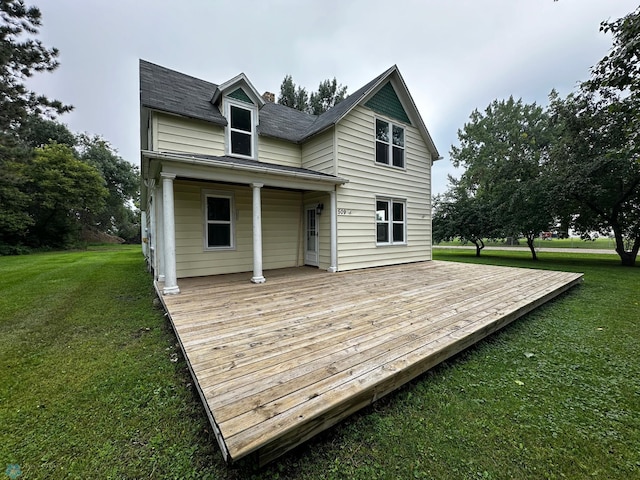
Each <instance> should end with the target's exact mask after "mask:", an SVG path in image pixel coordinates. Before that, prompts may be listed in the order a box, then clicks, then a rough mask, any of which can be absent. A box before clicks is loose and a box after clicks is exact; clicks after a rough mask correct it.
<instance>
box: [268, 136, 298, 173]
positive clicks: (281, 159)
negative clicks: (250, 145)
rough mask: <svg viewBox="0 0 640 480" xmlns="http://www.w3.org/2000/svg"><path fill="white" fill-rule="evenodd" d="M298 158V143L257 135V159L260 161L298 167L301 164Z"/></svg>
mask: <svg viewBox="0 0 640 480" xmlns="http://www.w3.org/2000/svg"><path fill="white" fill-rule="evenodd" d="M300 158H301V153H300V145H296V144H295V143H290V142H285V141H283V140H277V139H275V138H269V137H261V136H258V160H260V161H261V162H265V163H275V164H278V165H287V166H289V167H298V168H300V167H301V165H302V161H301V159H300Z"/></svg>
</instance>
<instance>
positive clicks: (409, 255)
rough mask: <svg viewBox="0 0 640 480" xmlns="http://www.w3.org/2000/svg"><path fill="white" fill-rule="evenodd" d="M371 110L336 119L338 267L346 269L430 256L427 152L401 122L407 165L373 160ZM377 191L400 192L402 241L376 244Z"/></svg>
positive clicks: (382, 193) (416, 134)
mask: <svg viewBox="0 0 640 480" xmlns="http://www.w3.org/2000/svg"><path fill="white" fill-rule="evenodd" d="M374 122H375V115H374V113H373V112H372V111H370V110H368V109H366V108H363V107H356V108H355V109H354V110H353V111H352V112H351V113H350V114H349V115H348V116H347V117H346V118H345V119H343V120H342V121H341V122H340V124H339V125H338V158H339V171H338V175H339V176H341V177H345V178H347V179H349V183H347V184H346V185H344V186H341V187H339V188H338V199H337V200H338V208H343V209H346V210H347V215H340V216H338V268H339V269H340V270H349V269H354V268H363V267H370V266H381V265H390V264H394V263H406V262H414V261H421V260H429V259H431V240H430V239H431V193H430V184H431V169H430V166H429V165H430V157H429V153H428V150H427V146H426V145H425V143H424V141H423V140H422V137H421V136H420V133H419V131H418V130H417V129H416V128H414V127H411V126H405V163H406V170H402V169H397V168H392V167H386V166H381V165H377V164H376V163H375V140H374ZM376 197H391V198H401V199H405V200H406V205H407V245H397V246H376V237H375V199H376Z"/></svg>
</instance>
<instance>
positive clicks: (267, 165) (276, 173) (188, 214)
mask: <svg viewBox="0 0 640 480" xmlns="http://www.w3.org/2000/svg"><path fill="white" fill-rule="evenodd" d="M265 97H268V95H265ZM140 143H141V157H142V158H141V173H142V188H141V206H142V210H143V212H142V214H143V215H142V222H143V242H144V243H143V250H144V252H145V256H146V258H147V261H148V264H149V266H150V268H151V269H152V270H153V272H154V276H155V279H156V280H157V281H160V282H163V285H164V290H163V291H164V293H165V294H170V293H178V292H179V286H178V279H179V278H183V277H194V276H206V275H215V274H224V273H232V272H252V275H251V281H252V282H255V283H261V282H264V281H265V277H264V274H263V270H267V269H276V268H283V267H295V266H302V265H311V266H315V267H318V268H321V269H326V270H328V271H330V272H337V271H344V270H350V269H357V268H365V267H374V266H382V265H391V264H400V263H407V262H416V261H425V260H430V259H431V166H432V164H433V162H434V161H435V160H437V159H438V158H439V154H438V151H437V149H436V147H435V145H434V143H433V141H432V139H431V136H430V135H429V132H428V131H427V128H426V127H425V125H424V122H423V120H422V118H421V116H420V114H419V112H418V110H417V108H416V105H415V103H414V101H413V100H412V98H411V95H410V93H409V90H408V89H407V86H406V84H405V82H404V80H403V79H402V76H401V75H400V72H399V71H398V69H397V67H396V66H393V67H391V68H389V69H388V70H387V71H385V72H384V73H382V74H381V75H379V76H377V77H376V78H374V79H373V80H371V81H370V82H369V83H367V84H366V85H365V86H363V87H362V88H360V89H358V90H356V91H355V92H353V93H352V94H351V95H349V96H348V97H347V98H346V99H345V100H343V101H342V102H341V103H339V104H338V105H336V106H334V107H333V108H331V109H329V110H328V111H327V112H325V113H323V114H322V115H319V116H315V115H310V114H308V113H304V112H300V111H297V110H295V109H292V108H288V107H285V106H282V105H279V104H276V103H273V98H270V99H268V100H265V98H263V96H262V95H260V94H259V93H258V92H257V91H256V89H255V88H254V86H253V85H252V84H251V82H250V81H249V79H248V78H247V77H246V76H245V75H244V74H240V75H238V76H236V77H234V78H232V79H230V80H228V81H226V82H224V83H221V84H214V83H210V82H207V81H204V80H200V79H197V78H194V77H191V76H188V75H185V74H182V73H179V72H176V71H173V70H169V69H167V68H164V67H161V66H158V65H155V64H152V63H149V62H146V61H140Z"/></svg>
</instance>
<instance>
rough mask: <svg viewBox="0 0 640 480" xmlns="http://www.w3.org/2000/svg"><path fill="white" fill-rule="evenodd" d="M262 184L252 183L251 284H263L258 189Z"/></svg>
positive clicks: (260, 205) (260, 207) (260, 215)
mask: <svg viewBox="0 0 640 480" xmlns="http://www.w3.org/2000/svg"><path fill="white" fill-rule="evenodd" d="M263 186H264V184H262V183H252V184H251V188H253V277H251V281H252V282H253V283H264V282H265V278H264V277H263V276H262V213H261V210H262V202H261V199H260V189H261V188H262V187H263Z"/></svg>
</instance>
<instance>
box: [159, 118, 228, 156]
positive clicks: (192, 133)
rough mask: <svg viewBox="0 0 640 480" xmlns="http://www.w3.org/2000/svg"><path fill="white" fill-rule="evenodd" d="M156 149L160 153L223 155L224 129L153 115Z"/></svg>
mask: <svg viewBox="0 0 640 480" xmlns="http://www.w3.org/2000/svg"><path fill="white" fill-rule="evenodd" d="M154 118H157V124H156V125H157V131H156V132H155V135H154V138H155V139H157V147H156V148H157V149H158V150H159V151H161V152H189V153H197V154H204V155H224V129H223V128H222V127H219V126H217V125H213V124H210V123H207V122H202V121H199V120H191V119H188V118H182V117H176V116H173V115H163V114H159V113H157V114H155V115H154Z"/></svg>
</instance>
